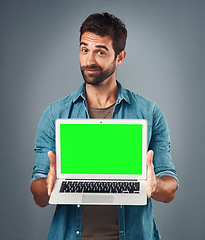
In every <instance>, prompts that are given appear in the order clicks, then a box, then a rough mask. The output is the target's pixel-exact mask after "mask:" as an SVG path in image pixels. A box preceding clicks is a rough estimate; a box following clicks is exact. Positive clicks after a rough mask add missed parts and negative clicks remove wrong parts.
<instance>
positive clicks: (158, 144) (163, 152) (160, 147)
mask: <svg viewBox="0 0 205 240" xmlns="http://www.w3.org/2000/svg"><path fill="white" fill-rule="evenodd" d="M149 149H151V150H153V151H154V156H153V163H154V171H155V174H156V176H158V177H161V176H172V177H173V178H175V179H176V181H177V184H178V185H179V181H178V178H177V174H176V170H175V167H174V163H173V161H172V157H171V141H170V134H169V129H168V124H167V121H166V118H165V116H164V114H163V113H162V111H161V109H160V108H159V107H158V106H157V105H155V107H154V110H153V125H152V137H151V140H150V144H149Z"/></svg>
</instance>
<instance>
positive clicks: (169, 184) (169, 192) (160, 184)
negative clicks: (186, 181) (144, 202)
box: [147, 150, 177, 203]
mask: <svg viewBox="0 0 205 240" xmlns="http://www.w3.org/2000/svg"><path fill="white" fill-rule="evenodd" d="M176 190H177V181H176V180H175V178H173V177H171V176H163V177H157V176H156V175H155V173H154V165H153V151H152V150H150V151H149V152H148V153H147V197H148V198H150V197H152V198H153V199H155V200H156V201H160V202H164V203H169V202H171V201H172V200H173V199H174V197H175V192H176Z"/></svg>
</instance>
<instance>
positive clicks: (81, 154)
mask: <svg viewBox="0 0 205 240" xmlns="http://www.w3.org/2000/svg"><path fill="white" fill-rule="evenodd" d="M142 136H143V125H142V124H66V123H60V159H61V160H60V161H61V169H60V173H61V174H102V175H104V174H111V175H113V174H114V175H118V174H119V175H135V174H137V175H141V174H142V154H143V153H142V152H143V137H142Z"/></svg>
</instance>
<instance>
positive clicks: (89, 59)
mask: <svg viewBox="0 0 205 240" xmlns="http://www.w3.org/2000/svg"><path fill="white" fill-rule="evenodd" d="M95 63H96V60H95V55H94V53H89V54H88V55H87V65H88V66H89V65H92V64H95Z"/></svg>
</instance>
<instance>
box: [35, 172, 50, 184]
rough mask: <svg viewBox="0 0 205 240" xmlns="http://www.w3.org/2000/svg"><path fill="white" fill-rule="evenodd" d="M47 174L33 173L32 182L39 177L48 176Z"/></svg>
mask: <svg viewBox="0 0 205 240" xmlns="http://www.w3.org/2000/svg"><path fill="white" fill-rule="evenodd" d="M46 177H47V175H46V174H43V173H36V174H34V175H33V177H32V179H31V183H32V182H33V181H34V180H36V179H39V178H46Z"/></svg>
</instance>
